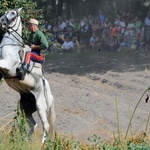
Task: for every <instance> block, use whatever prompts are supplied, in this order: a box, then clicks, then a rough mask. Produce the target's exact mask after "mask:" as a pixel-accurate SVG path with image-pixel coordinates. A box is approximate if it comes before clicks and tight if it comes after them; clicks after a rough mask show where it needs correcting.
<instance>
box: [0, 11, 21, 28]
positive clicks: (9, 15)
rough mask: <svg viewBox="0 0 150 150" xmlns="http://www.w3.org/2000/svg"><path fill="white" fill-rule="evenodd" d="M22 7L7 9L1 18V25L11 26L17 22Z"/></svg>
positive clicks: (4, 26) (3, 26)
mask: <svg viewBox="0 0 150 150" xmlns="http://www.w3.org/2000/svg"><path fill="white" fill-rule="evenodd" d="M21 9H22V8H19V9H12V10H10V11H6V12H5V14H4V15H3V16H2V17H1V18H0V25H1V26H2V28H11V27H13V26H14V25H15V24H16V21H15V20H16V19H17V17H18V16H19V13H20V11H21Z"/></svg>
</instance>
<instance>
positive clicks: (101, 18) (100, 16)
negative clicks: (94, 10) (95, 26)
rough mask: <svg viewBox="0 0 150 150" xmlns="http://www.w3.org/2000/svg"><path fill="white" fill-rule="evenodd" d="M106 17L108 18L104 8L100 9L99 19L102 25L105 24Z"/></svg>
mask: <svg viewBox="0 0 150 150" xmlns="http://www.w3.org/2000/svg"><path fill="white" fill-rule="evenodd" d="M105 18H106V16H105V14H104V12H103V11H102V10H100V12H99V20H100V24H101V26H102V27H103V26H104V21H105Z"/></svg>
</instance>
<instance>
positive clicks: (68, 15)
mask: <svg viewBox="0 0 150 150" xmlns="http://www.w3.org/2000/svg"><path fill="white" fill-rule="evenodd" d="M70 15H71V0H66V16H67V19H69V18H70Z"/></svg>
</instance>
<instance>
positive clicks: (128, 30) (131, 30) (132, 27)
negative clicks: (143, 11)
mask: <svg viewBox="0 0 150 150" xmlns="http://www.w3.org/2000/svg"><path fill="white" fill-rule="evenodd" d="M134 32H135V24H134V20H133V19H131V20H129V21H128V23H127V28H126V31H125V36H128V38H129V40H131V39H132V38H133V36H134Z"/></svg>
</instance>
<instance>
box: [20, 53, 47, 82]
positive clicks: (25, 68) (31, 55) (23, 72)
mask: <svg viewBox="0 0 150 150" xmlns="http://www.w3.org/2000/svg"><path fill="white" fill-rule="evenodd" d="M30 60H32V61H33V62H38V63H42V62H43V61H44V58H43V57H42V56H39V55H38V54H37V53H34V52H27V53H26V55H25V61H24V63H23V64H22V70H20V79H21V80H24V78H25V75H26V73H27V71H28V69H29V64H30Z"/></svg>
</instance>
